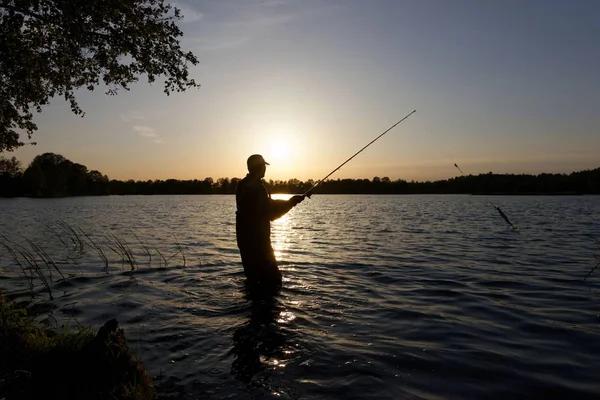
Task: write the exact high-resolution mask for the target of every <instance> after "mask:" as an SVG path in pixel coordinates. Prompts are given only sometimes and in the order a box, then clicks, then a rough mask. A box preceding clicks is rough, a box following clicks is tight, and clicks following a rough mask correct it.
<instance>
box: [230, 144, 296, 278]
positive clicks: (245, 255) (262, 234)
mask: <svg viewBox="0 0 600 400" xmlns="http://www.w3.org/2000/svg"><path fill="white" fill-rule="evenodd" d="M247 165H248V175H246V177H245V178H244V179H242V180H241V181H240V182H239V184H238V187H237V192H236V195H235V200H236V203H237V211H236V237H237V245H238V248H239V249H240V255H241V257H242V264H243V265H244V273H245V274H246V278H248V280H249V281H250V282H251V283H261V284H266V285H269V286H271V287H273V286H279V285H280V284H281V272H279V268H278V267H277V260H276V259H275V254H274V252H273V247H271V221H274V220H276V219H277V218H279V217H281V216H283V215H284V214H285V213H287V212H288V211H290V210H291V209H292V208H293V207H294V206H295V205H297V204H299V203H300V202H302V200H304V197H305V196H302V195H296V196H293V197H292V198H291V199H289V200H273V199H271V196H270V195H269V192H268V191H267V188H266V187H265V185H264V184H263V180H262V178H263V177H264V176H265V171H266V169H267V165H269V163H267V162H266V161H265V159H264V158H263V157H262V156H261V155H259V154H254V155H251V156H250V157H249V158H248V161H247Z"/></svg>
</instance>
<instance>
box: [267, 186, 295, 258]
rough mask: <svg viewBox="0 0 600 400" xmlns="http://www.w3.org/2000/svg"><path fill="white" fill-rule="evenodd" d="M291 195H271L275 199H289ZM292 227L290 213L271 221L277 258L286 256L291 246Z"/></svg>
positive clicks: (272, 243)
mask: <svg viewBox="0 0 600 400" xmlns="http://www.w3.org/2000/svg"><path fill="white" fill-rule="evenodd" d="M290 197H292V195H291V194H281V193H278V194H273V195H271V198H272V199H273V200H288V199H289V198H290ZM291 229H292V227H291V219H290V217H289V215H288V214H286V215H284V216H283V217H281V218H279V219H277V220H275V221H273V222H271V245H272V246H273V250H274V252H275V258H277V260H279V261H281V260H282V259H283V258H285V255H286V254H287V251H288V249H289V248H290V240H289V239H290V238H289V236H290V231H291Z"/></svg>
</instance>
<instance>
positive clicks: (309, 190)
mask: <svg viewBox="0 0 600 400" xmlns="http://www.w3.org/2000/svg"><path fill="white" fill-rule="evenodd" d="M416 112H417V110H413V112H411V113H410V114H408V115H407V116H406V117H404V118H402V119H401V120H400V121H398V122H396V123H395V124H394V125H392V126H391V127H390V128H388V129H387V130H386V131H385V132H383V133H382V134H381V135H379V136H377V137H376V138H375V139H373V140H371V141H370V142H369V144H367V145H366V146H365V147H363V148H362V149H360V150H359V151H357V152H356V153H354V155H353V156H352V157H350V158H349V159H347V160H346V161H344V162H343V163H342V164H340V166H339V167H337V168H336V169H334V170H333V171H331V172H330V173H329V174H327V176H325V178H323V179H321V180H319V181H317V183H315V184H314V185H312V187H311V188H310V189H308V190H307V191H306V192H304V194H303V195H302V196H308V197H310V196H311V194H309V193H310V192H311V191H312V190H313V189H314V188H316V187H317V186H319V185H320V184H321V183H323V181H325V179H327V178H329V177H330V176H331V175H333V173H334V172H336V171H337V170H338V169H340V168H342V167H343V166H344V165H346V164H347V163H348V161H350V160H352V159H353V158H354V157H356V156H357V155H359V154H360V153H361V152H362V151H363V150H364V149H366V148H367V147H369V146H370V145H372V144H373V143H375V141H376V140H377V139H379V138H380V137H382V136H383V135H385V134H386V133H388V132H389V131H391V130H392V129H394V128H395V127H396V125H398V124H399V123H400V122H402V121H404V120H405V119H406V118H408V117H410V116H411V115H413V114H414V113H416Z"/></svg>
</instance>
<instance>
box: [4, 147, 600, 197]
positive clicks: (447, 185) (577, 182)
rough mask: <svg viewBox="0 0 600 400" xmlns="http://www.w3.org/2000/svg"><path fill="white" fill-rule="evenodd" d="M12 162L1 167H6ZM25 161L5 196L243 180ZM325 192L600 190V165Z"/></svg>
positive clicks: (355, 184) (170, 190)
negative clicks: (138, 174)
mask: <svg viewBox="0 0 600 400" xmlns="http://www.w3.org/2000/svg"><path fill="white" fill-rule="evenodd" d="M6 161H8V162H9V164H10V165H11V167H10V168H6V169H2V168H3V167H2V166H3V165H8V164H7V163H6ZM20 165H21V163H20V162H19V161H18V160H17V159H16V158H14V157H13V158H12V159H11V160H7V159H4V158H1V157H0V197H3V196H4V197H12V196H32V197H59V196H96V195H108V194H113V195H154V194H167V195H173V194H234V193H235V191H236V189H237V185H238V182H239V181H240V179H239V178H218V179H216V180H215V179H213V178H204V179H203V180H198V179H189V180H178V179H167V180H159V179H157V180H146V181H134V180H132V179H130V180H127V181H121V180H116V179H113V180H109V178H108V177H107V176H106V175H103V174H102V173H101V172H99V171H95V170H92V171H89V170H88V168H87V167H86V166H85V165H81V164H78V163H74V162H72V161H70V160H68V159H66V158H65V157H63V156H61V155H59V154H54V153H44V154H41V155H39V156H37V157H35V158H34V159H33V161H32V162H31V163H30V164H29V166H28V167H27V169H26V170H25V172H24V173H22V172H21V167H20ZM314 183H315V182H314V181H313V180H312V179H308V180H306V181H301V180H299V179H290V180H287V181H282V180H268V181H266V182H265V184H266V186H267V187H268V188H269V191H270V192H271V193H304V192H306V191H307V190H309V189H310V188H311V187H312V186H313V185H314ZM314 193H320V194H509V195H525V194H600V168H596V169H593V170H585V171H578V172H573V173H571V174H539V175H528V174H518V175H515V174H492V173H491V172H490V173H487V174H479V175H468V176H464V175H463V176H459V177H455V178H450V179H444V180H439V181H433V182H432V181H427V182H415V181H410V182H409V181H406V180H403V179H397V180H391V179H390V178H389V177H387V176H386V177H383V178H379V177H377V176H376V177H374V178H373V179H371V180H369V179H330V180H327V181H325V182H323V183H322V184H321V185H319V186H318V187H317V188H316V189H315V190H314Z"/></svg>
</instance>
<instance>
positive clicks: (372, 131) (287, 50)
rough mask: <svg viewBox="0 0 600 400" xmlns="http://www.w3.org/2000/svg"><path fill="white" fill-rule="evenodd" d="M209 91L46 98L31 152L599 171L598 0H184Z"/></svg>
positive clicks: (114, 166)
mask: <svg viewBox="0 0 600 400" xmlns="http://www.w3.org/2000/svg"><path fill="white" fill-rule="evenodd" d="M174 5H176V6H178V7H180V8H181V9H182V10H183V14H184V16H185V18H184V20H183V21H182V22H180V27H181V29H182V30H183V32H184V36H183V38H182V46H183V48H184V49H185V50H191V51H192V52H194V54H195V55H196V56H197V57H198V59H199V61H200V62H199V64H198V65H197V66H192V68H191V69H190V74H191V77H192V78H194V79H195V80H196V82H198V83H200V84H201V85H202V86H201V87H200V88H199V89H191V90H189V91H187V92H185V93H175V94H172V95H171V96H166V95H164V93H163V87H162V85H161V84H160V82H157V83H155V84H152V85H150V84H148V83H147V81H146V80H145V77H142V78H141V79H140V82H139V83H137V84H135V85H133V86H132V87H131V90H130V91H129V92H121V93H120V94H119V95H118V96H106V95H104V94H103V92H102V91H101V90H96V91H94V92H86V91H84V90H81V91H79V92H78V93H77V99H78V101H79V103H80V106H81V108H82V109H83V110H84V111H85V113H86V114H85V116H84V117H83V118H81V117H80V116H76V115H74V114H72V113H71V111H70V109H69V106H68V104H66V103H65V102H64V101H63V100H61V99H54V100H53V101H52V102H51V104H50V105H49V106H48V107H46V108H45V109H44V111H43V113H42V114H40V115H37V116H36V117H35V122H36V123H37V124H38V127H39V130H38V131H37V132H36V133H35V134H34V137H33V140H35V141H36V142H37V143H38V144H37V145H36V146H26V147H24V148H21V149H19V150H17V151H15V152H14V153H12V154H11V153H8V154H4V156H13V155H14V156H16V157H17V158H19V159H20V160H21V161H22V162H23V164H24V165H25V166H26V165H27V164H28V163H29V162H30V161H31V160H32V159H33V157H35V156H36V155H38V154H42V153H44V152H53V153H57V154H62V155H63V156H65V157H66V158H68V159H70V160H71V161H73V162H78V163H80V164H84V165H86V166H87V167H88V168H89V169H90V170H91V169H95V170H99V171H101V172H102V173H104V174H107V175H108V176H109V177H110V178H111V179H123V180H125V179H136V180H137V179H142V180H147V179H169V178H175V179H204V178H205V177H212V178H214V179H217V178H220V177H229V178H231V177H243V176H244V175H245V174H246V158H247V157H248V156H249V155H251V154H254V153H260V154H262V155H263V156H264V157H265V159H266V160H267V161H268V162H270V164H271V165H270V166H269V167H268V169H267V176H266V178H267V179H291V178H297V179H301V180H306V179H309V178H312V179H315V180H317V179H320V178H322V177H324V176H325V175H327V174H328V173H329V172H330V171H331V170H333V169H334V168H335V167H337V166H338V165H339V164H341V163H342V162H344V161H345V160H346V159H347V158H349V157H350V156H351V155H352V154H354V153H355V152H356V151H358V150H359V149H360V148H362V147H363V146H364V145H366V144H367V143H368V142H370V141H371V140H372V139H374V138H375V137H376V136H377V135H379V134H381V133H382V132H383V131H385V130H386V129H387V128H389V127H390V126H391V125H393V124H394V123H396V122H397V121H398V120H400V119H401V118H403V117H404V116H405V115H407V114H408V113H410V112H411V111H413V110H417V112H416V113H415V114H413V115H412V116H410V117H409V118H408V119H407V120H405V121H404V122H402V123H401V124H399V125H398V126H397V127H396V128H394V129H393V130H392V131H390V132H389V133H387V134H386V135H385V136H383V137H382V138H381V139H379V140H378V141H377V142H375V143H374V144H373V145H371V146H370V147H369V148H368V149H366V150H365V151H364V152H362V153H361V154H360V155H358V156H357V157H356V158H355V159H353V160H352V161H351V162H349V163H348V164H347V165H346V166H344V167H343V168H342V169H340V170H339V171H338V172H336V173H335V174H334V175H333V176H332V177H331V178H369V179H370V178H373V177H374V176H379V177H385V176H387V177H389V178H390V179H392V180H395V179H406V180H409V181H410V180H417V181H423V180H435V179H446V178H450V177H453V176H456V175H457V174H458V173H459V172H458V171H457V170H456V169H455V168H454V163H457V164H458V165H459V166H460V167H461V168H462V170H463V171H465V173H467V174H470V173H471V174H478V173H487V172H490V171H491V172H494V173H532V174H537V173H543V172H548V173H570V172H572V171H577V170H582V169H592V168H597V167H600V72H599V71H600V45H598V44H599V43H600V2H599V1H596V0H589V1H583V0H579V1H577V0H576V1H568V2H567V1H564V0H560V1H556V0H542V1H538V0H527V1H522V0H518V1H516V0H502V1H497V0H494V1H490V0H470V1H463V0H439V1H435V0H420V1H417V0H410V1H403V0H343V1H342V0H328V1H326V0H303V1H292V0H235V1H233V0H215V1H192V0H186V1H184V0H177V1H176V2H174Z"/></svg>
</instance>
